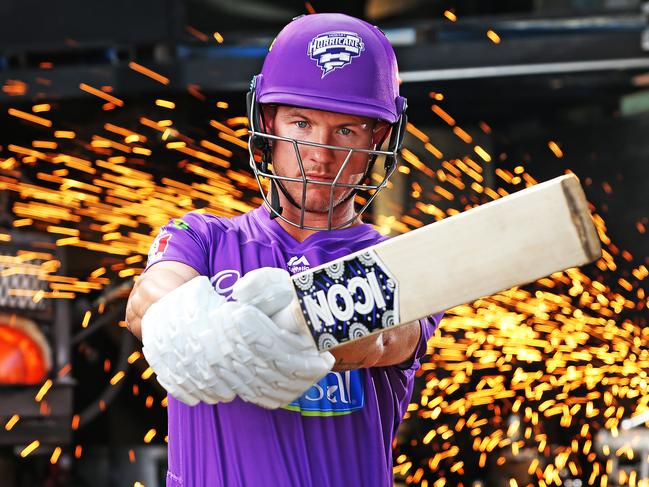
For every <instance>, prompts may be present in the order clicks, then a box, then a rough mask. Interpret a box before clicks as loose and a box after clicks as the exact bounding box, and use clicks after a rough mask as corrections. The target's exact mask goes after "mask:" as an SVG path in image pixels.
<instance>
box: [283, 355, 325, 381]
mask: <svg viewBox="0 0 649 487" xmlns="http://www.w3.org/2000/svg"><path fill="white" fill-rule="evenodd" d="M274 364H275V366H276V367H277V370H279V371H280V372H281V373H282V374H284V375H286V376H287V377H289V378H293V379H305V380H309V379H311V378H312V377H316V379H314V380H313V382H315V381H316V380H318V379H319V378H321V377H324V375H326V374H327V372H329V371H330V370H331V367H332V366H333V364H332V363H331V362H330V361H329V360H328V359H327V358H323V357H321V356H319V355H315V356H313V355H310V356H304V355H302V356H300V355H295V356H294V357H290V359H289V360H275V361H274Z"/></svg>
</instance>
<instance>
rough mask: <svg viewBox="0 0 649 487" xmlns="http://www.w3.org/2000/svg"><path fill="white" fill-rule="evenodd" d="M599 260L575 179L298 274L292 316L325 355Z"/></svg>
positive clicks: (565, 179) (564, 178) (597, 245)
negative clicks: (460, 306) (327, 351)
mask: <svg viewBox="0 0 649 487" xmlns="http://www.w3.org/2000/svg"><path fill="white" fill-rule="evenodd" d="M600 255H601V248H600V241H599V238H598V236H597V232H596V230H595V227H594V225H593V221H592V218H591V216H590V213H589V211H588V205H587V202H586V198H585V195H584V193H583V190H582V188H581V186H580V184H579V181H578V180H577V178H576V177H575V176H574V175H567V176H562V177H559V178H555V179H552V180H550V181H547V182H545V183H541V184H538V185H536V186H533V187H531V188H528V189H525V190H522V191H519V192H517V193H514V194H512V195H509V196H507V197H504V198H501V199H498V200H495V201H492V202H490V203H487V204H484V205H481V206H479V207H476V208H473V209H471V210H468V211H465V212H463V213H460V214H458V215H454V216H452V217H448V218H446V219H444V220H441V221H439V222H436V223H432V224H429V225H426V226H424V227H421V228H418V229H416V230H413V231H411V232H408V233H406V234H403V235H400V236H398V237H395V238H392V239H390V240H387V241H385V242H381V243H379V244H377V245H374V246H372V247H369V248H367V249H365V250H363V251H360V252H356V253H353V254H350V255H348V256H345V257H343V258H341V259H338V260H335V261H332V262H329V263H327V264H324V265H322V266H318V267H316V268H314V269H311V270H308V271H305V272H302V273H299V274H296V275H295V276H293V283H294V286H295V291H296V299H295V301H294V303H293V305H292V306H291V308H289V310H288V311H287V313H290V314H291V315H292V319H294V320H295V321H297V322H301V323H303V325H304V326H307V327H308V328H309V331H310V332H311V334H312V336H313V338H314V340H315V342H316V344H317V346H318V348H319V349H320V350H326V349H330V348H333V347H336V346H337V345H340V344H343V343H345V342H348V341H350V340H355V339H357V338H360V337H362V336H365V335H367V334H370V333H376V332H379V331H381V330H383V329H385V328H388V327H391V326H396V325H399V324H403V323H409V322H411V321H413V320H416V319H420V318H423V317H426V316H429V315H432V314H435V313H438V312H441V311H445V310H447V309H450V308H452V307H454V306H457V305H460V304H465V303H470V302H472V301H474V300H476V299H479V298H481V297H484V296H489V295H492V294H495V293H498V292H501V291H504V290H506V289H510V288H512V287H514V286H520V285H523V284H527V283H530V282H533V281H535V280H537V279H540V278H542V277H545V276H548V275H550V274H552V273H554V272H558V271H562V270H565V269H568V268H571V267H577V266H580V265H584V264H587V263H589V262H592V261H593V260H596V259H597V258H599V257H600ZM285 316H286V315H285Z"/></svg>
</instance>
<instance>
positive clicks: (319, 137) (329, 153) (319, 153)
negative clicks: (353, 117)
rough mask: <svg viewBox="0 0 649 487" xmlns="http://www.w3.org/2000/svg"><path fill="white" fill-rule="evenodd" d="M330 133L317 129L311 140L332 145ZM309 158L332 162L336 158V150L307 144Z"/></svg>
mask: <svg viewBox="0 0 649 487" xmlns="http://www.w3.org/2000/svg"><path fill="white" fill-rule="evenodd" d="M332 141H333V138H332V135H331V134H330V133H329V132H327V131H325V130H318V131H316V133H315V134H314V138H313V139H312V142H315V143H317V144H322V145H329V146H330V145H332ZM308 151H309V155H310V157H311V159H313V160H315V161H318V162H322V163H333V162H335V160H336V151H335V150H333V149H329V148H326V147H316V146H313V145H311V146H308Z"/></svg>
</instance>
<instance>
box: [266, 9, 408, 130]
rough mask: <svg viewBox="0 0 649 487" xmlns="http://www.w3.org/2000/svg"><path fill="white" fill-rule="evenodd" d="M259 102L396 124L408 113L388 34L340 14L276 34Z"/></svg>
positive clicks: (310, 18)
mask: <svg viewBox="0 0 649 487" xmlns="http://www.w3.org/2000/svg"><path fill="white" fill-rule="evenodd" d="M255 83H256V96H257V101H258V102H259V103H262V104H263V103H278V104H282V105H294V106H301V107H305V108H314V109H318V110H326V111H331V112H339V113H347V114H350V115H359V116H364V117H369V118H377V119H381V120H385V121H386V122H389V123H395V122H396V121H397V120H398V119H399V116H400V115H401V114H402V112H403V111H404V109H405V98H403V97H401V96H399V79H398V68H397V60H396V56H395V54H394V51H393V49H392V46H391V45H390V42H389V41H388V39H387V38H386V37H385V35H384V34H383V32H381V30H380V29H378V28H377V27H375V26H373V25H371V24H368V23H367V22H365V21H363V20H360V19H357V18H354V17H350V16H348V15H343V14H337V13H323V14H313V15H304V16H302V17H298V18H297V19H295V20H293V21H292V22H291V23H290V24H288V25H287V26H286V27H284V29H282V31H281V32H280V33H279V34H278V35H277V37H276V38H275V40H274V41H273V44H272V45H271V47H270V50H269V52H268V55H267V56H266V60H265V62H264V66H263V68H262V71H261V74H260V75H258V76H257V77H256V80H255Z"/></svg>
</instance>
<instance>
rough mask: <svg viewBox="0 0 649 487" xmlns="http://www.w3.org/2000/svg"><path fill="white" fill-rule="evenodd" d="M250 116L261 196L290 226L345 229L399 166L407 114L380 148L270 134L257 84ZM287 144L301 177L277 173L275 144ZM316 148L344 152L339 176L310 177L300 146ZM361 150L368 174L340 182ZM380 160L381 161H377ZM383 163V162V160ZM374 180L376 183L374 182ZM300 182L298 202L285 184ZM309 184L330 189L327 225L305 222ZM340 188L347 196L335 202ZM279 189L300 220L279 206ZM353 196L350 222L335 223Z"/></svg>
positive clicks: (275, 215) (252, 161)
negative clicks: (336, 215)
mask: <svg viewBox="0 0 649 487" xmlns="http://www.w3.org/2000/svg"><path fill="white" fill-rule="evenodd" d="M248 102H249V103H248V119H249V120H250V131H249V134H250V136H249V139H248V151H249V156H250V167H251V169H252V171H253V173H254V174H255V178H256V180H257V183H258V185H259V189H260V191H261V195H262V198H263V199H264V202H265V203H266V205H267V206H268V208H269V209H270V211H271V217H272V218H280V219H281V220H283V221H285V222H287V223H289V224H290V225H293V226H296V227H298V228H303V229H306V230H332V229H336V228H344V227H347V226H349V225H351V224H352V223H353V222H354V221H356V220H357V219H358V218H359V216H360V215H361V214H362V213H363V212H364V211H365V210H366V209H367V208H368V207H369V205H370V204H371V203H372V201H373V200H374V198H375V197H376V196H377V195H378V193H379V191H380V190H381V189H383V188H384V187H385V186H386V185H387V184H388V179H389V177H390V176H391V175H392V173H394V171H395V169H396V167H397V157H398V154H399V150H400V149H401V143H402V142H403V136H404V132H405V130H406V123H407V122H406V120H407V119H406V116H405V114H402V115H401V116H400V117H399V119H398V120H397V122H396V123H394V124H392V126H391V131H390V135H389V137H390V138H389V140H388V141H387V147H388V149H387V150H381V149H380V148H373V149H357V148H351V147H342V146H335V145H326V144H320V143H316V142H310V141H306V140H297V139H292V138H288V137H281V136H277V135H274V134H270V133H267V132H266V130H265V127H263V120H262V117H261V110H260V107H259V103H258V102H257V99H256V96H255V87H254V84H253V88H252V90H251V91H250V93H249V94H248ZM273 143H288V144H291V145H292V147H293V150H294V153H295V160H296V161H297V164H298V165H299V168H300V174H301V176H300V177H286V176H280V175H277V174H275V172H273V170H272V167H271V166H272V144H273ZM305 146H309V147H316V148H322V149H327V150H332V151H341V152H342V153H343V154H344V157H345V158H344V161H343V163H342V165H341V167H340V169H339V171H338V174H337V176H336V178H335V179H334V180H333V181H331V182H327V181H318V180H313V179H310V178H309V177H307V175H306V171H305V168H304V163H303V161H302V156H301V154H300V148H301V147H305ZM358 153H362V154H365V155H366V156H367V157H368V165H367V169H366V171H365V174H364V175H363V176H362V178H360V180H359V181H358V182H356V183H345V182H341V181H340V177H341V175H342V173H343V171H344V170H345V168H346V166H347V165H348V164H349V161H350V160H351V158H352V156H353V155H354V154H358ZM377 162H379V164H377ZM380 162H382V164H381V163H380ZM373 181H374V182H373ZM296 183H297V184H300V185H301V188H302V189H301V195H300V198H299V201H297V200H296V198H294V197H293V196H291V195H290V194H289V192H288V191H287V189H286V184H296ZM268 184H270V196H269V195H268V194H267V191H266V190H265V187H268ZM308 185H312V186H311V187H313V186H316V185H319V186H325V187H327V188H328V189H329V208H328V218H327V225H326V226H321V227H315V226H308V225H305V223H304V221H305V211H306V210H305V203H306V199H307V187H308ZM337 189H339V190H343V191H344V193H345V194H346V196H345V197H344V198H343V199H342V200H340V201H336V200H335V199H334V192H335V191H336V190H337ZM278 191H281V192H282V194H283V195H284V196H285V198H286V200H288V202H289V203H290V204H291V205H293V206H295V207H296V208H298V209H299V210H300V217H299V221H292V220H289V219H287V218H286V217H285V216H283V215H282V208H281V207H280V206H279V198H278ZM351 198H354V199H355V202H356V205H355V213H354V216H353V217H352V218H350V219H348V220H347V221H344V222H340V223H337V224H336V225H334V224H333V210H334V208H335V207H336V206H337V205H338V204H341V203H342V202H344V201H347V200H349V199H351Z"/></svg>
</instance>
